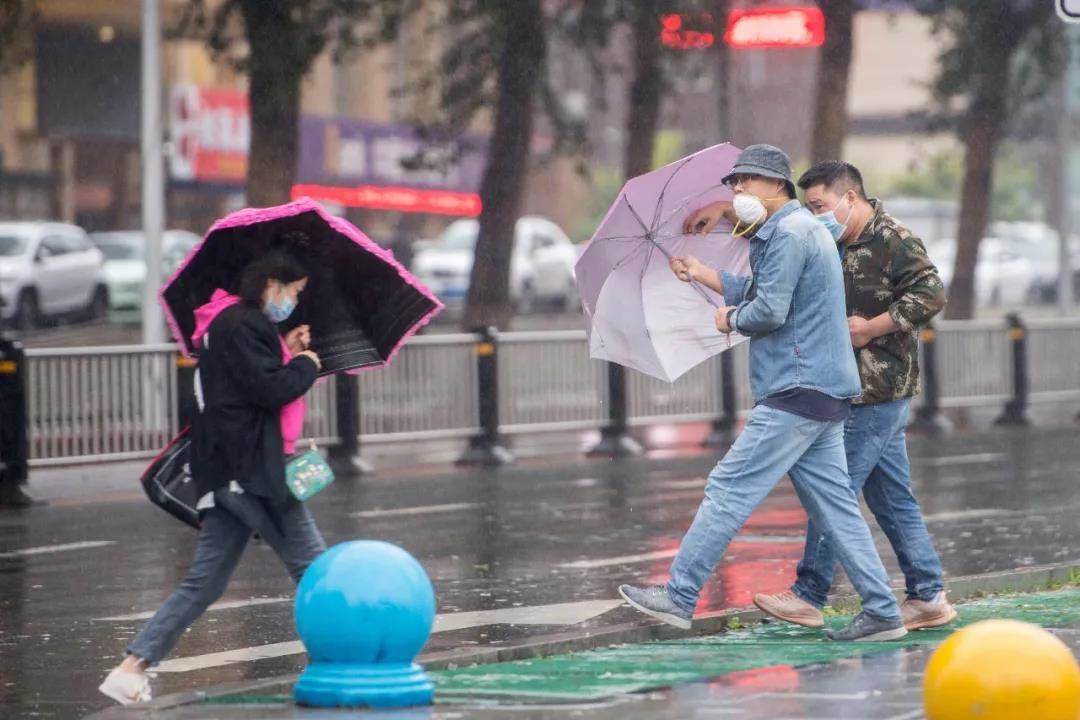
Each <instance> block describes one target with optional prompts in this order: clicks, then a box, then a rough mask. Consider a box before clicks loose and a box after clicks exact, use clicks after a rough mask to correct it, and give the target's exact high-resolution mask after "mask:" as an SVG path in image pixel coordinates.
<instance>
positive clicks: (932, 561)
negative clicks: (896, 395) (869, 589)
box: [791, 400, 944, 607]
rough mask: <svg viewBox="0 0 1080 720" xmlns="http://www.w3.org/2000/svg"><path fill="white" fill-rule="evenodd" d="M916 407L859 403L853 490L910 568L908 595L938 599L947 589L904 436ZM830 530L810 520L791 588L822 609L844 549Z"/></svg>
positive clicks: (854, 415)
mask: <svg viewBox="0 0 1080 720" xmlns="http://www.w3.org/2000/svg"><path fill="white" fill-rule="evenodd" d="M910 405H911V401H910V400H894V401H893V402H888V403H882V404H880V405H856V406H855V407H854V408H852V411H851V416H850V417H849V418H848V420H847V423H846V424H845V427H844V445H845V447H846V449H847V464H848V473H849V474H850V475H851V488H852V490H854V491H855V492H856V493H859V492H862V494H863V497H864V498H866V504H867V505H868V506H869V507H870V511H871V512H872V513H874V517H875V518H876V519H877V522H878V525H879V526H880V527H881V529H882V530H883V531H885V535H886V537H888V538H889V543H890V544H891V545H892V547H893V551H894V552H895V553H896V560H897V562H898V563H899V564H900V569H901V570H903V572H904V580H905V581H906V589H907V596H908V597H909V598H917V599H919V600H932V599H933V598H934V596H935V595H937V594H938V592H940V591H941V589H942V588H943V587H944V581H943V580H942V570H941V560H940V559H939V558H938V554H937V551H935V550H934V541H933V539H932V538H931V537H930V533H929V532H928V531H927V529H926V521H925V520H923V516H922V510H921V509H920V508H919V501H918V500H916V499H915V495H914V494H913V493H912V492H911V465H910V463H909V462H908V454H907V441H906V438H905V435H904V429H905V428H906V427H907V418H908V409H909V407H910ZM795 489H796V490H797V491H798V490H799V487H798V486H796V487H795ZM829 530H830V528H828V526H824V527H823V526H821V525H820V524H818V523H815V522H814V521H813V520H811V521H810V523H809V525H808V526H807V528H806V552H805V554H804V556H803V560H802V562H800V563H799V567H798V576H799V577H798V579H797V580H796V581H795V584H794V585H793V586H792V588H791V589H792V591H793V592H794V593H795V594H796V595H798V596H799V597H800V598H802V599H803V600H805V601H806V602H808V603H810V604H811V605H815V606H817V607H822V606H823V605H824V604H825V603H826V602H827V601H828V598H827V596H828V592H829V587H830V586H831V585H832V581H833V573H834V572H835V570H836V560H837V549H838V548H837V544H836V542H835V541H834V540H833V538H832V537H831V535H830V534H829V532H828V531H829Z"/></svg>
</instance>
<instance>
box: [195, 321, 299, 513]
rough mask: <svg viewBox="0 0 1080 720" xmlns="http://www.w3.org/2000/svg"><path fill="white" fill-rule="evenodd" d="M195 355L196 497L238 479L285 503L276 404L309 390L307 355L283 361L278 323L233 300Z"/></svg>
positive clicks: (250, 489) (257, 492)
mask: <svg viewBox="0 0 1080 720" xmlns="http://www.w3.org/2000/svg"><path fill="white" fill-rule="evenodd" d="M207 336H208V338H209V340H208V341H204V345H205V348H206V349H205V350H204V351H203V352H202V353H201V354H200V355H199V381H200V384H201V385H202V393H203V401H204V403H205V406H204V408H203V411H202V413H200V414H199V415H198V416H197V418H196V420H195V423H194V425H193V433H192V443H191V474H192V477H193V478H194V480H195V485H196V488H197V489H198V492H199V497H202V496H203V494H205V493H207V492H210V491H212V490H216V489H217V488H220V487H223V486H226V485H228V484H229V481H230V480H236V481H237V482H239V483H240V485H241V487H243V488H244V490H245V491H248V492H251V493H254V494H255V495H259V496H261V497H264V498H266V499H268V500H269V501H270V502H271V503H273V504H275V505H281V504H284V503H285V502H287V501H288V499H289V497H290V495H289V494H288V490H287V489H286V487H285V450H284V443H283V441H282V439H281V408H282V407H283V406H284V405H286V404H288V403H289V402H291V401H293V400H295V399H296V398H298V397H300V396H301V395H303V394H304V393H306V392H307V391H308V389H309V388H310V387H311V386H312V384H313V383H314V382H315V378H316V376H317V374H318V368H317V367H316V366H315V363H314V362H313V361H312V360H311V358H308V357H304V356H300V357H296V358H293V360H292V361H291V362H289V363H288V364H287V365H286V364H283V363H282V360H281V343H280V340H279V337H278V332H277V328H276V327H274V325H273V323H271V322H270V321H269V320H268V319H267V318H266V317H265V316H264V315H263V314H262V313H261V312H259V311H258V310H255V309H252V308H248V307H244V306H241V305H234V306H232V307H230V308H227V309H226V310H224V311H222V312H221V314H220V315H218V316H217V317H216V318H215V319H214V321H213V322H212V323H211V324H210V329H209V332H208V333H207Z"/></svg>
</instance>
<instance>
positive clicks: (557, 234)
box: [412, 216, 578, 314]
mask: <svg viewBox="0 0 1080 720" xmlns="http://www.w3.org/2000/svg"><path fill="white" fill-rule="evenodd" d="M479 231H480V224H479V222H477V221H476V220H455V221H454V222H453V223H451V224H450V226H449V227H447V228H446V230H445V231H444V232H443V234H442V235H441V236H439V238H438V240H436V241H435V242H433V243H430V244H425V246H424V247H423V248H422V249H419V250H418V251H417V253H416V255H415V257H414V258H413V262H412V272H413V274H414V275H416V276H417V278H419V279H420V281H421V282H423V283H424V284H425V285H427V286H428V287H429V288H430V289H431V291H432V292H434V293H435V294H436V295H437V296H438V297H439V299H440V300H442V301H443V302H444V303H446V305H447V310H448V311H450V313H451V314H454V313H455V311H457V312H460V309H461V307H462V306H463V303H464V299H465V296H466V295H467V294H468V292H469V280H470V277H471V274H472V266H473V257H474V255H475V252H476V236H477V234H478V233H479ZM577 255H578V253H577V250H576V248H575V247H574V244H573V243H572V242H570V238H568V237H567V236H566V233H564V232H563V231H562V230H561V229H560V228H559V226H558V225H556V224H555V223H553V222H551V221H550V220H547V219H545V218H542V217H535V216H525V217H522V218H519V219H518V221H517V224H516V225H515V228H514V250H513V254H512V255H511V259H510V299H511V301H512V302H513V303H514V307H515V308H516V309H517V311H518V312H520V313H528V312H532V310H533V309H535V308H536V307H537V306H538V305H540V304H545V305H553V306H556V307H558V308H560V309H564V310H569V309H572V308H574V307H575V306H576V305H577V303H578V299H577V286H576V285H575V284H574V263H575V262H577Z"/></svg>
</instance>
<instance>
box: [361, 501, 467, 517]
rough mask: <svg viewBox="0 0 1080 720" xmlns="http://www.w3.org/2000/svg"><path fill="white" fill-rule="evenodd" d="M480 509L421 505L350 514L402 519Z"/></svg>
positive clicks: (456, 505) (457, 505) (454, 505)
mask: <svg viewBox="0 0 1080 720" xmlns="http://www.w3.org/2000/svg"><path fill="white" fill-rule="evenodd" d="M477 507H480V503H448V504H446V505H419V506H417V507H403V508H387V509H386V510H361V511H360V512H354V513H349V517H354V518H376V517H400V516H402V515H434V514H438V513H451V512H457V511H458V510H470V509H472V508H477Z"/></svg>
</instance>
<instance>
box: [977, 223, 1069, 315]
mask: <svg viewBox="0 0 1080 720" xmlns="http://www.w3.org/2000/svg"><path fill="white" fill-rule="evenodd" d="M991 231H992V232H993V234H994V235H995V236H997V237H1000V238H1001V239H1002V240H1003V241H1005V242H1006V243H1008V245H1009V247H1010V248H1012V249H1013V250H1015V251H1016V252H1017V253H1018V254H1020V255H1022V256H1024V257H1025V258H1027V259H1028V260H1030V261H1031V265H1032V271H1033V274H1034V275H1033V277H1032V280H1031V284H1030V285H1029V287H1028V298H1027V300H1028V302H1030V303H1033V304H1040V303H1052V302H1055V301H1056V300H1057V295H1058V275H1059V273H1060V268H1061V262H1060V257H1059V253H1060V252H1061V248H1060V241H1059V240H1058V237H1059V236H1058V233H1057V231H1056V230H1054V229H1053V228H1052V227H1050V226H1049V225H1047V224H1046V223H1041V222H996V223H994V224H993V225H992V226H991ZM1069 257H1070V260H1069V267H1070V268H1072V270H1073V272H1077V271H1080V240H1078V239H1077V238H1076V237H1075V236H1073V237H1070V238H1069Z"/></svg>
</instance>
